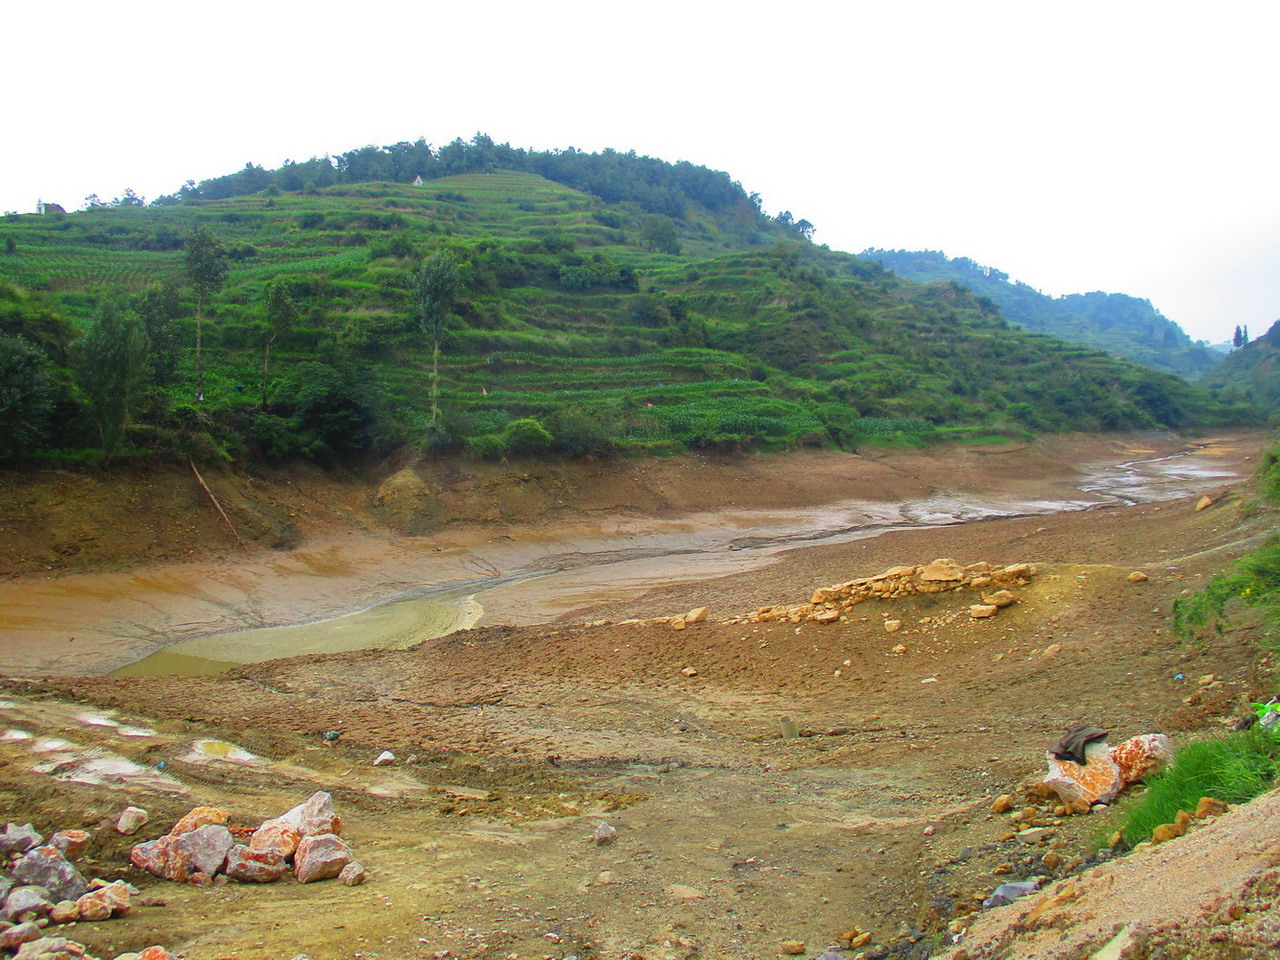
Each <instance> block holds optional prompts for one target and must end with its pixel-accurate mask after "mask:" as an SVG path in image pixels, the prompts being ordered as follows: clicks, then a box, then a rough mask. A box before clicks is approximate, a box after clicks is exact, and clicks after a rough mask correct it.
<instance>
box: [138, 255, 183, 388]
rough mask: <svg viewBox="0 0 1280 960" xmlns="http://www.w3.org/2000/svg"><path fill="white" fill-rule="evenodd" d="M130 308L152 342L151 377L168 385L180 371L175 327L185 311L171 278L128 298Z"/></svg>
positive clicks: (163, 385) (159, 383) (160, 383)
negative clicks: (174, 322) (176, 321)
mask: <svg viewBox="0 0 1280 960" xmlns="http://www.w3.org/2000/svg"><path fill="white" fill-rule="evenodd" d="M129 309H130V310H132V311H133V312H134V313H136V314H137V315H138V319H139V320H141V321H142V326H143V327H144V329H146V331H147V339H148V340H149V341H150V342H151V379H152V380H153V381H154V382H155V384H156V385H157V386H160V387H166V386H168V385H169V384H171V383H172V382H173V380H174V377H175V376H176V375H177V372H178V331H177V330H176V329H175V328H174V326H173V321H174V320H176V319H178V317H179V316H181V314H182V302H181V301H180V300H179V299H178V288H177V287H176V286H175V285H174V284H172V283H170V282H169V281H168V280H165V281H162V282H160V283H153V284H151V286H149V287H147V288H146V289H145V290H142V291H139V292H138V293H135V294H134V295H133V296H131V297H130V298H129Z"/></svg>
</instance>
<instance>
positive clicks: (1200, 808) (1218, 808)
mask: <svg viewBox="0 0 1280 960" xmlns="http://www.w3.org/2000/svg"><path fill="white" fill-rule="evenodd" d="M1226 812H1227V805H1226V804H1225V803H1223V802H1222V801H1221V800H1215V799H1213V797H1201V798H1200V802H1199V803H1197V804H1196V819H1197V820H1203V819H1204V818H1205V817H1220V816H1222V815H1223V814H1224V813H1226Z"/></svg>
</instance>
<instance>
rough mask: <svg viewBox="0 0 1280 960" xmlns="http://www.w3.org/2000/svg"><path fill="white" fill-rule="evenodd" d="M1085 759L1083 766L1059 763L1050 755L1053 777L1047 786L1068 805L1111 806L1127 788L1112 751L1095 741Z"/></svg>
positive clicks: (1061, 761)
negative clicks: (1122, 789)
mask: <svg viewBox="0 0 1280 960" xmlns="http://www.w3.org/2000/svg"><path fill="white" fill-rule="evenodd" d="M1084 756H1085V763H1084V764H1083V765H1082V764H1079V763H1073V762H1072V761H1070V760H1059V759H1058V758H1057V757H1055V756H1054V755H1053V754H1052V753H1048V752H1046V753H1045V759H1046V760H1048V762H1049V774H1048V776H1046V777H1045V778H1044V782H1045V785H1046V786H1048V787H1051V788H1052V789H1053V791H1054V792H1055V793H1056V794H1057V795H1058V796H1059V797H1061V798H1062V801H1063V802H1064V803H1067V804H1072V803H1075V802H1076V801H1077V800H1079V801H1083V802H1085V803H1088V804H1090V805H1092V804H1095V803H1110V802H1111V801H1112V800H1114V799H1115V796H1116V794H1117V793H1119V792H1120V788H1121V787H1123V786H1124V780H1123V779H1122V778H1121V776H1120V767H1119V766H1117V765H1116V762H1115V761H1114V760H1112V759H1111V748H1110V747H1108V746H1107V744H1106V743H1105V742H1102V741H1095V742H1093V743H1091V744H1089V745H1088V746H1087V747H1085V748H1084Z"/></svg>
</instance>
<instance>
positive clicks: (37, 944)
mask: <svg viewBox="0 0 1280 960" xmlns="http://www.w3.org/2000/svg"><path fill="white" fill-rule="evenodd" d="M86 949H87V948H86V947H85V945H84V944H83V943H76V942H75V941H74V940H68V939H67V938H66V937H41V938H40V939H38V940H31V941H29V942H28V943H24V944H23V945H22V946H21V947H19V948H18V952H17V954H16V955H15V956H14V958H13V960H93V957H90V956H89V954H88V953H86V952H85V951H86Z"/></svg>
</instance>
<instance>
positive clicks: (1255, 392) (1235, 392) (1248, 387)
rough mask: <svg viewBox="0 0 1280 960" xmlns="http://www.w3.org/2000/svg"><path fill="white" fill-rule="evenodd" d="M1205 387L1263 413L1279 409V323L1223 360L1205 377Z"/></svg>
mask: <svg viewBox="0 0 1280 960" xmlns="http://www.w3.org/2000/svg"><path fill="white" fill-rule="evenodd" d="M1204 384H1205V386H1208V387H1212V388H1214V389H1216V390H1220V391H1222V392H1223V393H1224V394H1229V395H1231V396H1235V397H1240V398H1244V399H1246V400H1248V401H1249V402H1250V403H1253V404H1256V405H1257V406H1258V407H1260V408H1261V409H1262V410H1264V411H1269V412H1271V413H1274V412H1275V411H1276V410H1278V409H1280V321H1277V322H1276V323H1273V324H1272V325H1271V329H1270V330H1268V331H1267V332H1266V333H1264V334H1263V335H1262V336H1260V337H1258V338H1257V339H1256V340H1254V341H1252V342H1250V343H1246V344H1245V345H1244V346H1242V347H1240V348H1239V349H1237V350H1233V351H1232V352H1231V353H1229V354H1228V355H1227V356H1226V357H1224V358H1223V360H1222V363H1220V364H1219V365H1218V366H1217V367H1215V368H1214V369H1213V370H1211V371H1210V372H1209V373H1208V374H1206V375H1205V378H1204Z"/></svg>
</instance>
